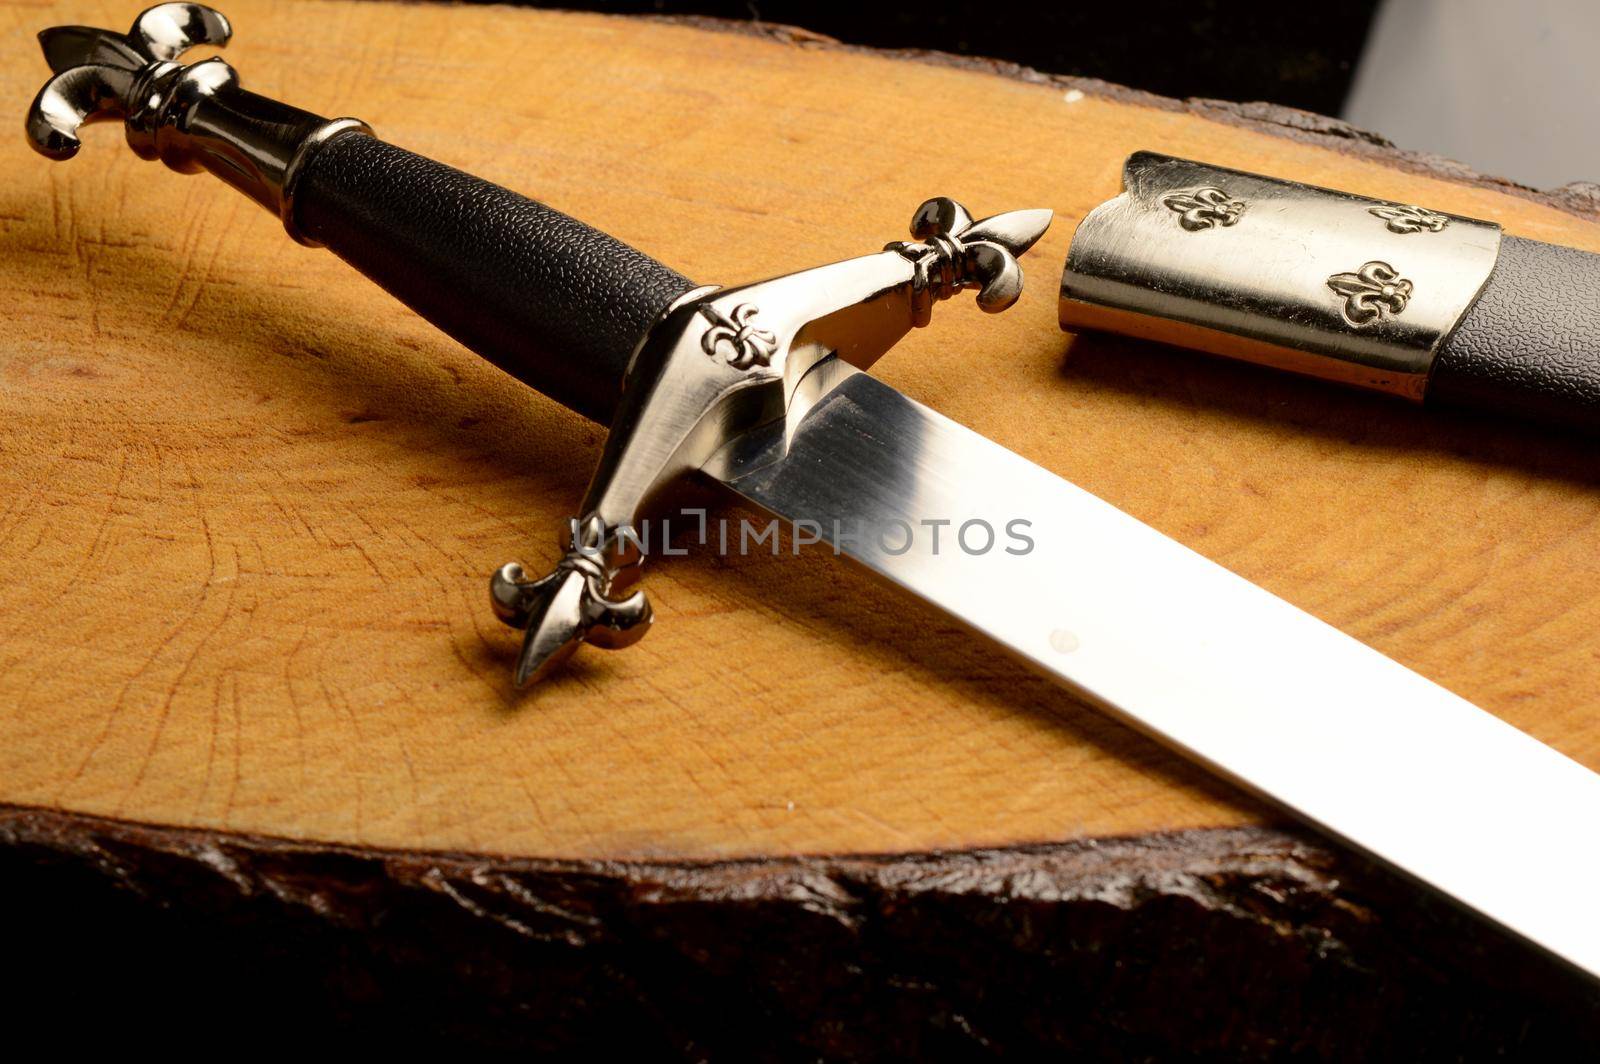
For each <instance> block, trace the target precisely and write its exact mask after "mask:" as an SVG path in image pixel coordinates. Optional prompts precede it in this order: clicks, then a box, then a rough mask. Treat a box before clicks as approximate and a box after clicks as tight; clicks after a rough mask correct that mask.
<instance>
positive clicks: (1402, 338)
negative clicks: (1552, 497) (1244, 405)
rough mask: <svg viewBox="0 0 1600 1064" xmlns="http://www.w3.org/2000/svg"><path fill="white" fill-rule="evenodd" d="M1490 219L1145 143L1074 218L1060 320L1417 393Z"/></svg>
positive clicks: (1481, 249) (1472, 284)
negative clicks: (1119, 187) (1104, 192)
mask: <svg viewBox="0 0 1600 1064" xmlns="http://www.w3.org/2000/svg"><path fill="white" fill-rule="evenodd" d="M1499 252H1500V227H1499V226H1497V225H1495V224H1493V223H1490V222H1483V221H1477V220H1475V219H1471V218H1463V217H1460V216H1457V215H1452V214H1445V213H1442V212H1439V211H1432V210H1428V209H1426V208H1422V207H1417V206H1413V205H1409V204H1402V203H1391V202H1387V201H1383V200H1375V199H1367V198H1365V197H1361V196H1353V195H1350V194H1348V193H1345V192H1336V191H1333V190H1330V189H1324V188H1316V187H1314V186H1311V185H1303V184H1299V183H1297V182H1293V181H1283V180H1279V179H1277V178H1271V177H1262V176H1260V175H1257V174H1249V173H1244V172H1242V171H1238V170H1227V169H1224V168H1222V167H1217V166H1208V165H1206V164H1203V163H1196V162H1190V161H1188V160H1184V159H1175V158H1172V157H1170V156H1165V155H1157V154H1155V153H1153V152H1136V153H1135V154H1133V155H1131V156H1129V158H1128V161H1127V163H1126V164H1125V165H1124V168H1123V192H1122V194H1121V195H1119V196H1117V197H1116V198H1115V199H1112V200H1110V201H1108V202H1106V203H1103V204H1101V205H1100V206H1099V207H1097V208H1095V209H1094V210H1093V211H1091V212H1090V213H1089V215H1088V216H1087V217H1086V218H1085V219H1084V220H1083V222H1082V223H1081V224H1080V225H1079V226H1078V231H1077V233H1076V234H1075V235H1074V237H1073V240H1072V248H1071V250H1070V251H1069V253H1068V256H1067V265H1066V270H1065V272H1064V273H1063V274H1062V278H1061V325H1062V327H1063V328H1066V329H1100V330H1105V331H1108V332H1116V333H1123V334H1126V335H1131V336H1137V337H1141V338H1145V339H1153V340H1159V341H1162V342H1165V343H1172V344H1177V345H1180V346H1183V347H1190V348H1195V349H1198V350H1201V351H1206V352H1209V353H1211V354H1217V355H1224V356H1227V357H1230V358H1238V359H1243V360H1246V361H1250V362H1258V363H1262V364H1265V365H1270V366H1274V367H1276V368H1279V369H1287V370H1292V371H1294V372H1298V373H1303V374H1307V375H1310V376H1314V377H1321V378H1324V379H1327V380H1334V381H1339V382H1341V383H1345V384H1353V385H1357V386H1360V387H1365V388H1371V389H1375V390H1378V391H1383V392H1389V393H1393V394H1396V395H1401V396H1405V397H1406V398H1409V399H1413V400H1420V399H1422V397H1423V395H1424V393H1425V391H1426V389H1427V381H1428V374H1429V371H1430V369H1431V367H1432V365H1433V360H1434V357H1435V355H1437V353H1438V351H1439V348H1440V346H1441V345H1442V344H1443V342H1444V340H1445V338H1446V337H1447V336H1449V335H1450V333H1451V331H1452V330H1453V329H1454V328H1455V327H1456V325H1457V323H1458V322H1460V320H1461V319H1462V317H1463V316H1464V315H1465V314H1466V312H1467V311H1468V309H1469V308H1471V306H1472V304H1473V302H1474V301H1475V300H1476V299H1477V297H1478V293H1479V292H1480V291H1481V290H1482V289H1483V286H1484V284H1485V283H1486V282H1487V281H1488V279H1489V275H1490V274H1491V273H1492V272H1493V271H1494V264H1495V260H1496V258H1497V257H1498V255H1499Z"/></svg>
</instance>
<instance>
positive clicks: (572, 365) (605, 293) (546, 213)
mask: <svg viewBox="0 0 1600 1064" xmlns="http://www.w3.org/2000/svg"><path fill="white" fill-rule="evenodd" d="M295 221H296V222H297V223H298V224H299V226H300V229H301V231H302V232H303V233H304V234H305V235H306V236H308V237H310V238H311V239H313V240H315V241H317V242H318V243H320V244H324V245H326V246H327V247H328V248H329V250H331V251H333V252H334V253H335V254H337V255H338V256H339V257H340V258H342V259H344V260H345V261H346V262H348V263H350V265H352V266H354V267H355V268H356V269H358V270H360V271H361V272H362V273H364V274H366V275H367V276H368V277H370V278H371V279H372V280H374V281H376V282H377V283H378V284H380V285H382V286H383V287H384V288H385V289H387V290H388V291H389V292H390V293H391V294H392V295H394V296H395V297H396V298H398V299H400V300H401V301H402V302H404V303H405V304H406V305H407V306H409V307H411V308H412V309H413V310H415V311H416V312H417V313H419V314H421V315H422V316H423V317H425V318H427V319H428V320H429V321H431V322H432V323H433V324H435V325H437V326H438V327H439V328H441V329H443V330H444V331H445V332H447V333H449V334H450V335H451V336H453V337H455V338H456V339H457V340H459V341H461V342H462V343H463V344H465V345H466V346H467V347H470V348H471V349H472V350H473V351H476V352H477V353H478V354H480V355H482V356H483V357H484V358H486V359H488V360H489V361H490V362H493V363H494V364H495V365H497V366H499V367H500V368H501V369H503V370H505V371H506V372H507V373H510V374H511V375H512V376H514V377H516V378H517V379H518V380H521V381H524V382H525V383H527V384H529V385H532V386H533V387H534V388H537V389H538V390H539V391H541V392H543V393H545V394H546V395H548V396H550V397H551V398H552V399H555V400H557V401H558V402H560V403H562V404H563V405H565V406H569V407H571V408H572V409H574V410H576V411H578V412H579V413H581V414H583V415H585V416H587V417H591V418H593V419H595V420H596V421H599V422H602V423H607V424H609V423H610V421H611V415H612V414H613V413H614V412H615V410H616V405H617V398H618V395H619V393H620V391H621V385H622V375H623V371H624V370H625V369H626V368H627V364H628V359H629V358H630V357H631V356H632V354H633V350H634V347H635V346H636V345H637V344H638V342H639V340H640V338H641V337H643V336H644V334H645V332H646V331H647V330H648V329H649V328H650V326H651V325H652V324H654V323H655V321H656V319H657V318H658V317H660V315H661V312H662V311H663V310H665V309H666V307H667V305H668V304H669V303H671V302H672V300H673V299H674V298H676V297H677V296H678V295H680V294H681V293H683V292H684V291H686V290H687V289H689V288H690V287H692V285H691V282H690V281H689V280H688V278H686V277H683V276H681V275H680V274H678V273H677V272H675V271H673V270H669V269H668V268H667V267H665V266H663V265H661V264H660V263H659V262H656V261H655V260H654V259H652V258H650V257H649V256H647V255H644V254H641V253H640V252H638V251H635V250H634V249H633V248H631V247H629V246H628V245H626V244H624V243H622V242H620V241H618V240H615V239H613V238H611V237H609V236H607V235H606V234H604V233H602V232H600V231H599V230H596V229H591V228H590V227H589V226H587V225H584V224H583V223H582V222H579V221H577V220H575V219H573V218H569V217H567V216H566V215H564V214H562V213H560V212H559V211H555V210H552V209H551V208H549V207H546V206H545V205H544V204H542V203H536V202H534V201H533V200H530V199H527V198H526V197H523V196H519V195H517V194H516V193H515V192H511V191H509V190H507V189H503V188H501V187H500V186H499V185H493V184H490V183H489V182H487V181H483V180H481V179H479V178H476V177H473V176H471V175H470V174H464V173H462V172H461V171H459V170H453V169H451V168H450V167H448V166H445V165H444V164H442V163H436V162H434V161H433V160H432V159H426V158H424V157H422V156H420V155H415V154H412V153H411V152H408V151H405V150H404V149H401V148H396V147H394V146H393V145H391V144H385V143H384V142H383V141H381V140H377V139H375V138H373V137H370V136H367V135H366V134H363V133H347V134H345V135H343V136H340V137H338V138H336V139H334V140H333V141H331V142H329V143H328V144H326V145H324V146H323V147H322V148H321V149H320V150H319V151H317V152H316V153H315V154H314V155H313V156H312V157H311V160H310V162H309V164H308V166H307V168H306V170H305V173H304V174H303V175H302V176H301V178H300V182H299V184H298V186H297V188H296V190H295Z"/></svg>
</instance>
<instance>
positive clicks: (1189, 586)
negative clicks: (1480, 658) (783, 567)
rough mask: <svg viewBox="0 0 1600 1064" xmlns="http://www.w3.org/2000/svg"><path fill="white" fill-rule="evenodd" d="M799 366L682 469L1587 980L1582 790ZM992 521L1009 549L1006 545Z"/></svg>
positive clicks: (1496, 738)
mask: <svg viewBox="0 0 1600 1064" xmlns="http://www.w3.org/2000/svg"><path fill="white" fill-rule="evenodd" d="M819 369H820V371H821V372H820V373H819V371H813V374H812V376H811V377H808V378H807V381H806V382H805V384H809V385H811V386H812V387H811V389H810V390H811V391H814V392H816V393H817V394H818V396H819V397H818V398H815V399H814V400H813V401H812V403H811V405H810V408H809V410H808V411H807V412H805V413H804V414H803V415H799V414H796V413H792V414H791V418H790V421H789V423H788V424H787V425H785V424H782V423H777V424H772V425H768V426H766V427H764V428H761V429H758V430H755V431H753V432H751V433H749V434H747V435H746V436H744V437H742V438H740V439H738V440H736V441H734V443H733V444H731V445H730V446H729V447H728V448H726V449H724V451H723V452H722V453H721V454H720V455H719V456H718V458H717V459H715V460H714V461H713V462H712V463H711V464H710V465H708V467H707V469H706V471H707V472H708V473H709V474H711V475H712V476H713V477H714V478H716V479H718V480H721V481H722V482H723V483H725V484H726V485H727V486H728V487H729V488H731V489H733V491H735V492H736V493H737V494H739V495H740V496H742V497H743V498H745V499H747V500H749V501H750V502H752V503H755V504H757V505H758V506H760V507H762V508H763V509H765V510H768V511H770V512H771V513H773V514H775V515H777V516H779V517H782V518H784V519H786V520H790V521H797V522H798V521H805V522H815V523H816V525H817V526H820V528H821V530H822V532H823V534H824V539H825V540H827V541H833V540H834V539H835V537H836V535H837V537H838V538H839V539H841V540H843V539H846V538H847V537H849V536H850V535H855V536H856V537H857V540H858V541H857V542H853V543H852V542H848V541H846V542H842V543H839V544H838V545H839V546H840V547H841V548H842V553H845V554H847V555H849V556H850V557H852V558H854V559H855V560H857V561H859V562H861V563H862V564H864V565H866V566H867V567H868V568H870V569H872V570H874V571H875V572H877V573H879V574H881V575H883V576H885V577H887V578H888V579H889V580H891V581H893V582H894V583H896V584H899V585H901V586H902V587H904V588H905V589H906V590H908V591H910V592H912V593H913V594H915V595H917V596H918V597H920V598H922V599H925V600H926V601H927V602H929V603H931V604H932V605H934V606H936V607H938V608H939V609H941V610H943V611H945V612H946V613H948V614H950V615H951V616H952V617H955V618H957V619H959V620H961V621H963V622H965V623H966V624H968V625H970V626H971V627H972V628H974V629H976V630H977V631H978V632H980V633H982V634H983V635H985V636H987V637H989V638H991V639H993V640H994V641H995V642H997V643H999V644H1001V645H1002V646H1004V647H1006V648H1008V649H1010V650H1011V651H1013V652H1015V653H1016V654H1018V655H1020V656H1021V657H1023V658H1024V659H1026V660H1027V661H1028V662H1030V663H1032V664H1033V665H1035V666H1037V667H1038V668H1040V669H1042V670H1044V671H1045V672H1047V673H1049V674H1050V675H1052V676H1054V677H1056V678H1057V679H1059V680H1060V681H1061V682H1062V683H1063V684H1065V685H1066V686H1068V687H1070V688H1072V689H1074V690H1076V691H1078V692H1080V693H1081V694H1083V695H1085V696H1087V697H1088V698H1090V699H1091V700H1093V701H1095V702H1097V703H1099V704H1101V705H1103V706H1104V707H1106V708H1107V709H1109V710H1110V711H1112V712H1113V713H1115V714H1116V715H1117V716H1119V717H1120V718H1122V719H1123V720H1125V721H1127V722H1128V723H1130V724H1132V725H1134V726H1136V727H1138V728H1140V729H1142V730H1143V731H1145V732H1147V733H1149V734H1150V735H1152V736H1154V737H1155V738H1157V739H1160V740H1161V741H1163V742H1165V743H1167V744H1169V745H1171V746H1173V747H1176V748H1177V749H1178V750H1179V751H1181V752H1183V753H1185V754H1187V755H1188V756H1190V757H1192V758H1194V759H1196V760H1198V761H1200V762H1201V763H1203V764H1206V765H1208V766H1210V767H1211V768H1213V769H1214V770H1216V771H1217V772H1219V773H1221V774H1223V775H1224V776H1227V777H1229V778H1231V779H1233V780H1234V781H1236V782H1238V783H1240V784H1242V785H1244V786H1246V787H1247V788H1250V789H1251V790H1254V791H1256V792H1258V793H1260V794H1262V795H1265V796H1267V797H1269V798H1271V799H1273V800H1275V801H1276V802H1278V803H1280V804H1281V805H1283V806H1285V807H1286V808H1288V809H1289V810H1290V811H1292V812H1293V813H1295V814H1297V815H1298V816H1300V817H1302V818H1304V819H1305V820H1307V821H1309V822H1310V823H1311V824H1313V825H1314V826H1316V827H1318V828H1320V829H1322V830H1323V831H1325V832H1327V833H1329V834H1331V835H1333V836H1335V837H1337V838H1339V839H1342V840H1344V841H1346V842H1347V843H1350V844H1352V845H1354V846H1356V847H1358V848H1360V849H1362V850H1364V851H1366V852H1367V853H1369V854H1371V855H1373V856H1376V857H1377V858H1379V859H1381V860H1383V861H1385V862H1387V863H1388V864H1390V865H1392V866H1394V867H1396V868H1398V869H1400V870H1401V871H1403V872H1405V873H1408V874H1410V875H1412V876H1414V877H1416V878H1417V879H1419V880H1421V881H1423V882H1424V883H1426V884H1429V885H1430V886H1432V887H1434V888H1436V889H1437V890H1439V891H1441V892H1443V893H1444V894H1445V895H1447V896H1449V897H1452V898H1454V899H1455V900H1457V901H1459V902H1461V903H1463V904H1464V905H1466V906H1467V907H1468V908H1470V909H1473V910H1476V911H1477V912H1478V913H1480V914H1482V915H1484V916H1486V917H1488V918H1489V919H1490V920H1492V921H1494V922H1496V923H1498V924H1500V925H1502V926H1503V927H1505V928H1507V929H1509V930H1510V931H1512V932H1514V933H1516V934H1518V935H1521V936H1523V937H1524V938H1526V939H1528V940H1529V941H1531V942H1533V943H1536V944H1538V945H1540V946H1542V947H1544V948H1546V949H1548V950H1549V951H1550V952H1552V953H1554V954H1556V955H1557V956H1559V957H1562V958H1565V959H1566V960H1567V961H1570V962H1571V963H1572V964H1574V965H1576V966H1577V967H1579V968H1580V969H1582V970H1584V971H1586V972H1587V973H1589V974H1590V975H1592V976H1600V907H1597V906H1596V905H1595V902H1594V884H1595V883H1597V882H1600V845H1596V846H1592V847H1585V846H1582V845H1574V843H1573V839H1575V838H1583V837H1584V836H1585V831H1584V830H1583V829H1584V828H1587V827H1592V826H1593V825H1594V824H1597V823H1600V775H1596V774H1595V773H1593V772H1591V771H1590V770H1589V769H1587V768H1585V767H1584V766H1582V765H1580V764H1578V763H1577V762H1575V761H1572V760H1570V759H1568V758H1567V757H1565V756H1563V755H1562V754H1560V753H1558V752H1557V751H1555V750H1553V749H1551V748H1550V747H1548V746H1545V745H1543V744H1542V743H1540V742H1538V741H1537V740H1535V739H1533V738H1532V737H1530V736H1528V735H1526V734H1524V733H1522V732H1520V731H1518V730H1517V729H1515V728H1513V727H1511V726H1510V725H1508V724H1506V723H1504V722H1503V721H1500V720H1499V719H1497V718H1495V717H1494V716H1491V715H1490V714H1488V713H1486V712H1484V711H1483V710H1481V709H1478V708H1477V707H1476V706H1474V705H1472V704H1471V703H1469V702H1467V701H1465V700H1464V699H1461V698H1459V697H1457V696H1456V695H1453V694H1451V693H1450V692H1449V691H1446V690H1445V689H1444V688H1442V687H1440V686H1438V685H1437V684H1434V683H1432V682H1431V681H1429V680H1426V679H1424V678H1423V677H1421V676H1419V675H1417V674H1416V673H1414V672H1411V671H1410V670H1408V669H1406V668H1404V667H1403V666H1401V665H1399V664H1397V663H1395V662H1394V661H1391V660H1390V659H1388V658H1386V657H1384V656H1383V655H1382V654H1380V653H1378V652H1377V651H1375V650H1373V649H1371V648H1370V647H1367V646H1365V645H1363V644H1361V643H1359V642H1357V641H1356V640H1354V639H1352V638H1350V637H1349V636H1347V635H1344V634H1343V633H1341V632H1339V631H1338V630H1336V629H1334V628H1332V627H1329V626H1328V625H1326V624H1324V623H1323V622H1321V621H1319V620H1317V619H1316V618H1314V617H1312V616H1311V615H1310V614H1307V613H1305V612H1303V611H1301V610H1299V609H1297V608H1296V607H1294V606H1291V605H1290V604H1289V603H1287V602H1284V601H1283V600H1282V599H1279V598H1276V597H1275V596H1273V595H1271V594H1269V593H1267V592H1266V591H1263V590H1262V589H1261V588H1258V587H1256V586H1255V585H1253V584H1251V583H1249V582H1248V581H1246V580H1244V579H1242V578H1240V577H1238V576H1235V575H1234V574H1233V573H1230V572H1229V571H1228V570H1226V569H1224V568H1222V567H1221V566H1219V565H1216V564H1215V563H1213V562H1211V561H1208V560H1207V559H1205V558H1203V557H1201V556H1200V555H1198V554H1196V553H1194V552H1193V551H1191V550H1189V549H1188V548H1186V547H1183V546H1182V545H1180V544H1178V543H1177V542H1175V541H1173V540H1171V539H1168V538H1167V537H1166V536H1163V535H1161V534H1160V533H1159V532H1156V531H1155V530H1154V529H1151V528H1149V527H1147V526H1146V525H1143V524H1141V523H1140V522H1138V521H1136V520H1134V519H1133V518H1131V517H1129V516H1128V515H1127V514H1124V513H1122V512H1121V511H1120V510H1117V509H1116V508H1114V507H1112V506H1111V505H1109V504H1107V503H1105V502H1102V501H1101V500H1099V499H1097V498H1095V497H1094V496H1092V495H1090V494H1089V493H1087V492H1085V491H1083V490H1082V489H1080V488H1077V487H1074V486H1073V485H1072V484H1069V483H1067V482H1066V481H1064V480H1062V479H1061V478H1059V477H1057V476H1055V475H1054V474H1052V473H1050V472H1048V471H1046V470H1044V469H1042V468H1040V467H1039V466H1036V465H1034V464H1032V463H1031V462H1028V461H1026V460H1025V459H1023V458H1020V457H1018V456H1017V455H1015V454H1012V453H1011V452H1009V451H1007V450H1005V449H1004V448H1002V447H1000V446H999V445H997V444H995V443H992V442H990V441H989V440H986V439H984V438H983V437H981V436H979V435H977V434H976V433H974V432H972V431H970V430H969V429H966V428H963V427H962V426H960V425H958V424H956V423H955V422H953V421H950V420H949V419H948V418H945V417H942V416H940V415H939V414H936V413H934V412H933V411H931V410H928V409H927V408H926V407H923V406H922V405H920V404H918V403H916V402H914V401H912V400H910V399H907V398H906V397H905V396H903V395H901V394H899V393H898V392H896V391H895V390H894V389H892V388H890V387H888V386H887V385H885V384H883V383H881V382H880V381H877V380H875V379H873V378H872V377H870V376H867V375H866V374H863V373H858V372H855V371H851V370H847V369H846V368H844V367H842V366H837V365H831V367H830V366H824V367H820V368H819ZM830 372H831V375H832V377H833V378H834V379H832V380H828V379H826V378H827V377H828V375H829V373H830ZM802 391H805V388H804V387H803V388H802ZM802 400H803V396H802ZM800 405H801V406H802V407H803V406H804V405H805V403H804V401H802V403H801V404H800ZM972 520H981V521H985V522H987V523H988V525H989V526H990V527H992V528H994V529H995V532H996V543H995V545H994V547H993V548H992V549H990V550H989V551H988V552H987V553H982V554H978V553H976V550H977V548H979V547H981V546H982V545H983V540H984V538H985V537H984V535H983V532H982V529H981V527H980V526H975V525H974V526H971V527H970V528H969V535H968V543H969V546H970V547H971V548H972V551H971V552H969V551H968V550H965V549H962V547H961V546H960V544H959V543H957V542H956V540H955V537H956V535H957V533H958V531H959V529H960V526H961V525H962V524H963V523H964V522H967V521H972ZM1013 520H1026V521H1029V522H1031V525H1030V526H1029V527H1027V528H1026V530H1025V533H1026V535H1028V536H1030V537H1031V538H1032V539H1033V541H1034V544H1035V545H1034V548H1033V549H1032V550H1031V551H1030V552H1028V553H1024V554H1010V553H1007V552H1006V549H1005V548H1006V546H1007V545H1008V544H1009V545H1010V546H1011V547H1012V548H1013V549H1016V550H1021V549H1023V546H1022V544H1021V542H1020V540H1017V539H1014V538H1010V537H1008V536H1007V535H1006V531H1005V526H1006V525H1007V524H1008V523H1009V522H1011V521H1013ZM937 521H948V522H950V523H949V524H948V525H943V526H940V532H941V535H940V541H939V549H938V550H937V551H935V550H934V549H933V542H932V539H931V537H930V536H929V535H928V532H929V527H930V526H927V525H924V524H923V522H937ZM836 522H837V524H836ZM906 527H909V528H910V529H912V530H914V532H915V533H916V534H914V535H913V536H911V537H909V538H910V539H911V541H912V544H911V546H910V548H909V549H906V550H905V551H904V553H898V554H897V553H894V552H895V551H898V550H900V549H901V548H902V547H903V546H904V545H905V543H906V540H907V538H908V537H907V536H905V535H904V534H903V528H906ZM862 528H872V529H878V530H880V531H882V533H883V534H882V535H870V534H869V535H865V536H862V535H860V530H861V529H862ZM1575 829H1576V830H1575Z"/></svg>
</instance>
